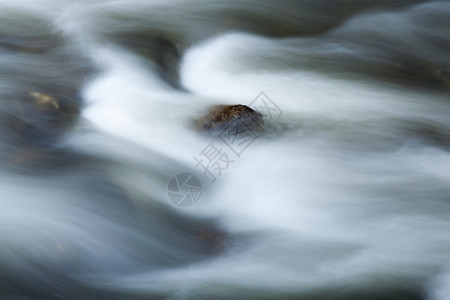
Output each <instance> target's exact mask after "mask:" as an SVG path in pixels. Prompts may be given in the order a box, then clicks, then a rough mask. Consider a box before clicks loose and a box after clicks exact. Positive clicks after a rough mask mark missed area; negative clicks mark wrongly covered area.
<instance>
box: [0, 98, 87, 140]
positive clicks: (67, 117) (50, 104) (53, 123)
mask: <svg viewBox="0 0 450 300" xmlns="http://www.w3.org/2000/svg"><path fill="white" fill-rule="evenodd" d="M9 107H10V113H8V114H7V115H5V118H3V119H2V123H3V125H4V126H6V127H7V128H8V130H9V131H10V132H11V133H13V135H12V137H14V141H11V142H13V143H15V144H17V145H20V147H22V148H23V147H38V148H42V147H45V148H48V147H50V146H52V145H53V144H54V143H56V142H57V141H58V140H59V138H60V137H61V136H62V135H63V134H64V133H65V132H66V131H67V129H68V128H69V127H70V125H71V124H72V123H73V122H74V120H75V118H76V117H77V116H78V113H79V110H78V109H74V107H73V105H72V104H71V103H70V101H68V100H67V99H65V98H64V99H61V100H60V99H57V98H56V97H54V96H53V95H50V94H46V93H41V92H37V91H31V92H29V93H27V94H22V95H18V96H17V97H16V98H13V99H11V100H10V105H9Z"/></svg>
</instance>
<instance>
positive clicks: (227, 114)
mask: <svg viewBox="0 0 450 300" xmlns="http://www.w3.org/2000/svg"><path fill="white" fill-rule="evenodd" d="M196 123H197V124H196V125H197V127H198V128H199V129H200V130H203V131H208V132H211V133H217V132H220V131H222V130H224V129H226V128H228V127H229V126H232V125H239V126H241V127H243V128H247V129H249V130H253V131H255V132H262V131H263V126H264V121H263V118H262V114H261V113H259V112H257V111H255V110H253V109H251V108H250V107H248V106H246V105H241V104H237V105H220V106H216V107H213V108H212V109H211V110H210V111H209V112H208V113H207V114H206V115H205V116H204V117H203V118H201V119H199V120H198V121H197V122H196Z"/></svg>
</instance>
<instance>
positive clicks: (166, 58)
mask: <svg viewBox="0 0 450 300" xmlns="http://www.w3.org/2000/svg"><path fill="white" fill-rule="evenodd" d="M113 39H114V40H116V41H117V42H118V43H119V44H121V45H122V46H124V47H126V48H129V49H131V50H132V51H134V52H135V53H137V54H139V55H140V56H142V57H145V58H146V59H147V60H148V61H149V62H150V63H149V64H148V67H150V68H154V69H155V71H156V72H157V74H158V76H159V77H160V78H161V79H162V80H164V81H165V82H166V83H167V84H169V85H170V86H171V87H173V88H175V89H183V88H182V86H181V83H180V74H179V70H180V61H181V55H182V53H181V52H182V49H180V46H179V45H177V44H176V38H175V37H173V38H169V37H164V36H162V35H159V34H158V33H156V32H137V33H126V34H121V35H118V36H114V37H113Z"/></svg>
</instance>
